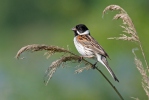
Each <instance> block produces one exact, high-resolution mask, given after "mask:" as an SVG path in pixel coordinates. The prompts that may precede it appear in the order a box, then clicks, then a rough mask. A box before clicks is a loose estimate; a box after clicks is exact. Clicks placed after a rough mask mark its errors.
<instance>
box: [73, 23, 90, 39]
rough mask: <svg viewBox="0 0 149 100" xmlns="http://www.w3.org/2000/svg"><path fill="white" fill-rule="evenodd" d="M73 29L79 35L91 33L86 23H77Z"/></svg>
mask: <svg viewBox="0 0 149 100" xmlns="http://www.w3.org/2000/svg"><path fill="white" fill-rule="evenodd" d="M72 30H73V31H74V33H75V36H77V35H90V32H89V29H88V28H87V27H86V26H85V25H84V24H79V25H76V26H75V27H74V28H72Z"/></svg>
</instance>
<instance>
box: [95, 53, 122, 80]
mask: <svg viewBox="0 0 149 100" xmlns="http://www.w3.org/2000/svg"><path fill="white" fill-rule="evenodd" d="M96 56H97V60H98V61H99V62H100V63H101V64H103V65H104V66H105V67H106V69H107V70H108V71H109V73H110V74H111V76H112V77H113V78H114V80H115V81H117V82H119V80H118V79H117V77H116V76H115V74H114V72H113V71H112V69H111V68H110V66H109V64H108V61H107V59H106V57H104V56H102V55H99V54H96Z"/></svg>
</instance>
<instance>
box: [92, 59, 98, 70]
mask: <svg viewBox="0 0 149 100" xmlns="http://www.w3.org/2000/svg"><path fill="white" fill-rule="evenodd" d="M97 63H98V61H96V62H95V64H93V66H92V68H93V69H95V68H96V64H97Z"/></svg>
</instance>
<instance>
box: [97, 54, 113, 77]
mask: <svg viewBox="0 0 149 100" xmlns="http://www.w3.org/2000/svg"><path fill="white" fill-rule="evenodd" d="M95 55H96V57H97V60H98V61H99V62H100V63H101V64H103V65H104V66H105V67H106V69H107V70H108V71H109V73H110V74H111V76H112V77H113V78H114V76H113V74H112V72H111V71H110V70H109V68H108V67H107V66H106V65H105V64H104V63H103V61H102V60H101V55H100V54H95Z"/></svg>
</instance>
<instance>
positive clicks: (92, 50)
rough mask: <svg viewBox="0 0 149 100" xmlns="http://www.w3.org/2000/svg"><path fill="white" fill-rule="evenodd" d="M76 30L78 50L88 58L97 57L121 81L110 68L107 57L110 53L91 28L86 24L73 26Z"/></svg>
mask: <svg viewBox="0 0 149 100" xmlns="http://www.w3.org/2000/svg"><path fill="white" fill-rule="evenodd" d="M72 31H74V35H75V37H74V44H75V47H76V49H77V50H78V52H79V53H80V54H81V55H82V57H88V58H94V57H96V58H97V61H99V62H100V63H101V64H103V65H104V66H105V67H106V68H107V70H108V71H109V73H110V74H111V76H112V77H113V78H114V79H115V81H117V82H119V80H118V79H117V77H116V76H115V74H114V72H113V71H112V69H111V68H110V66H109V64H108V61H107V59H106V58H107V57H108V58H109V56H108V54H107V53H106V52H105V50H104V49H103V48H102V47H101V46H100V45H99V44H98V42H97V41H96V40H95V39H94V38H93V37H92V36H91V35H90V31H89V29H88V28H87V27H86V26H85V25H84V24H79V25H76V26H75V27H74V28H72Z"/></svg>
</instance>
